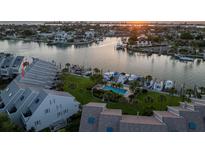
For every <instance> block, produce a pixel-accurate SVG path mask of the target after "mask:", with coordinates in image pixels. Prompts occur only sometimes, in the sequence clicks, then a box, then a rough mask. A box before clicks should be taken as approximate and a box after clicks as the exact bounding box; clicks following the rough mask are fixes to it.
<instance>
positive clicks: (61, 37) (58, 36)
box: [54, 31, 73, 43]
mask: <svg viewBox="0 0 205 154" xmlns="http://www.w3.org/2000/svg"><path fill="white" fill-rule="evenodd" d="M72 39H73V37H72V36H71V35H68V34H67V33H66V32H64V31H59V32H56V33H55V36H54V43H67V42H68V41H70V40H72Z"/></svg>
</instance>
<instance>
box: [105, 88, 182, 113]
mask: <svg viewBox="0 0 205 154" xmlns="http://www.w3.org/2000/svg"><path fill="white" fill-rule="evenodd" d="M160 95H161V96H160ZM148 97H150V98H152V100H153V101H152V102H151V101H150V102H148V101H146V100H147V98H148ZM160 97H163V99H160ZM180 101H181V98H180V97H175V96H170V95H166V94H160V93H157V92H147V93H146V94H140V95H139V96H137V97H135V99H134V101H133V103H109V104H107V107H108V108H113V109H122V112H123V113H124V114H132V115H136V114H139V115H152V111H153V110H166V109H167V106H178V105H179V102H180Z"/></svg>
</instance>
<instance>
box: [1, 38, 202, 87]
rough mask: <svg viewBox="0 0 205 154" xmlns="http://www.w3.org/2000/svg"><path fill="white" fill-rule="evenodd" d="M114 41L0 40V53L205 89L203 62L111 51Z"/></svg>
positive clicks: (125, 51)
mask: <svg viewBox="0 0 205 154" xmlns="http://www.w3.org/2000/svg"><path fill="white" fill-rule="evenodd" d="M117 42H118V38H106V39H105V40H104V41H103V42H99V43H98V44H95V43H92V44H89V45H86V46H85V45H80V46H74V45H71V46H66V47H64V46H63V47H62V46H60V47H59V46H48V45H46V44H45V43H34V42H23V41H0V50H1V51H5V52H12V53H14V54H17V55H26V56H33V57H38V58H42V59H45V60H49V61H52V60H55V61H56V62H57V63H58V64H59V63H61V64H62V66H64V65H65V64H66V63H67V62H69V63H72V64H79V65H85V66H87V67H98V68H100V69H103V70H104V71H107V70H115V71H121V72H128V73H135V74H140V75H149V74H150V75H152V76H154V77H156V78H159V79H162V80H164V79H170V80H173V81H176V82H177V83H183V82H185V83H186V86H188V85H191V86H193V85H194V84H197V85H204V86H205V79H204V75H205V63H204V62H203V61H195V62H194V63H190V62H189V63H182V62H179V61H178V60H175V59H172V58H171V56H165V55H161V56H159V55H156V54H152V55H151V56H147V54H143V53H133V52H129V51H127V50H124V51H123V50H119V51H117V50H115V45H116V44H117Z"/></svg>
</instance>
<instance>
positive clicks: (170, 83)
mask: <svg viewBox="0 0 205 154" xmlns="http://www.w3.org/2000/svg"><path fill="white" fill-rule="evenodd" d="M173 87H174V82H173V81H171V80H166V81H165V83H164V89H171V88H173Z"/></svg>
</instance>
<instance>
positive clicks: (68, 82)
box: [62, 74, 100, 104]
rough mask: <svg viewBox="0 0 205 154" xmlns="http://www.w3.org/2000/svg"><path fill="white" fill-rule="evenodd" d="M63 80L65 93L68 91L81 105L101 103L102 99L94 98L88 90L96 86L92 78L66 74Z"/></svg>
mask: <svg viewBox="0 0 205 154" xmlns="http://www.w3.org/2000/svg"><path fill="white" fill-rule="evenodd" d="M62 79H63V84H64V87H63V88H64V91H67V92H69V93H70V94H71V95H73V96H74V97H75V98H76V100H77V101H79V102H80V103H81V104H87V103H89V102H100V99H97V98H95V97H93V96H92V93H91V92H90V90H87V88H88V87H92V86H93V85H94V82H93V81H92V80H91V79H90V78H85V77H81V76H77V75H72V74H64V75H63V76H62Z"/></svg>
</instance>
